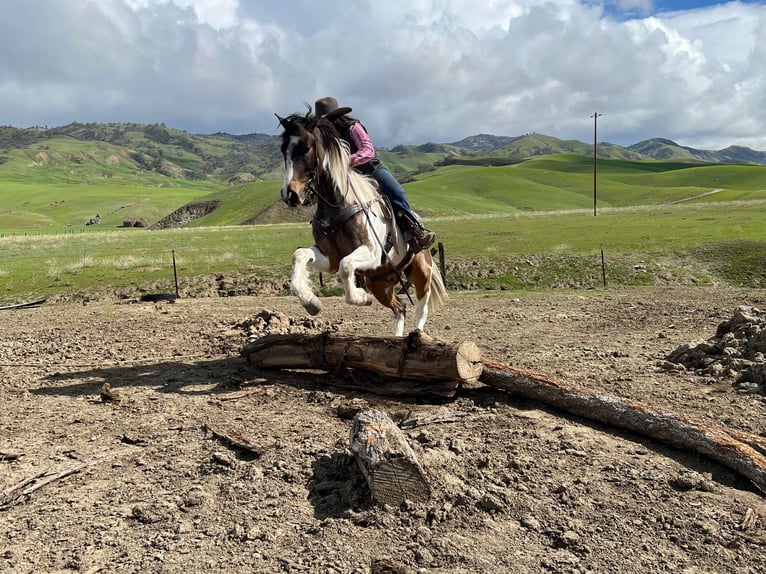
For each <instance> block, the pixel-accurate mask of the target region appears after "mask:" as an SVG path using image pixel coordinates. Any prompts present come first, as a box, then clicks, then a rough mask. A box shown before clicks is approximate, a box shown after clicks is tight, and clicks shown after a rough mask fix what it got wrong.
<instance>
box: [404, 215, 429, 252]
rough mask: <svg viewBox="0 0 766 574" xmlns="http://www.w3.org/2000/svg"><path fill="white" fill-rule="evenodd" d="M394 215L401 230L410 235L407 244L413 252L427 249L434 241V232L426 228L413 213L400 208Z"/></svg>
mask: <svg viewBox="0 0 766 574" xmlns="http://www.w3.org/2000/svg"><path fill="white" fill-rule="evenodd" d="M396 215H397V219H398V220H399V226H400V227H401V228H402V231H403V232H404V233H405V234H409V236H410V239H409V244H410V249H411V250H412V251H413V252H418V251H421V250H422V249H428V248H429V247H431V245H433V243H434V241H436V234H435V233H434V232H433V231H431V230H429V229H426V228H425V227H424V226H423V224H422V223H421V222H420V219H418V217H417V216H416V215H415V214H413V213H410V212H407V211H404V210H403V209H400V210H398V211H397V214H396Z"/></svg>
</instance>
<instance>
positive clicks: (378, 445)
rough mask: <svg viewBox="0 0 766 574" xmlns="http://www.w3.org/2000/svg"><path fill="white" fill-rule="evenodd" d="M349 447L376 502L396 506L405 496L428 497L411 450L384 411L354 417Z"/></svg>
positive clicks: (429, 493) (422, 498)
mask: <svg viewBox="0 0 766 574" xmlns="http://www.w3.org/2000/svg"><path fill="white" fill-rule="evenodd" d="M351 451H352V452H353V453H354V457H355V458H356V462H357V464H358V465H359V468H360V469H361V471H362V474H363V475H364V478H365V479H366V480H367V484H368V485H369V486H370V492H371V493H372V498H373V500H374V501H375V502H377V503H378V504H388V505H390V506H394V507H396V506H399V505H401V504H402V502H404V501H405V500H410V501H412V502H426V501H427V500H428V499H429V498H430V497H431V487H430V486H429V484H428V481H427V480H426V477H425V473H424V472H423V467H422V466H421V464H420V462H419V461H418V459H417V457H416V456H415V451H413V450H412V447H410V445H409V443H408V442H407V437H406V436H405V434H404V433H403V432H402V431H401V430H399V427H397V426H396V425H395V424H394V421H392V420H391V418H390V417H389V416H388V415H387V414H386V413H384V412H382V411H378V410H367V411H362V412H360V413H358V414H357V415H356V417H354V424H353V426H352V428H351Z"/></svg>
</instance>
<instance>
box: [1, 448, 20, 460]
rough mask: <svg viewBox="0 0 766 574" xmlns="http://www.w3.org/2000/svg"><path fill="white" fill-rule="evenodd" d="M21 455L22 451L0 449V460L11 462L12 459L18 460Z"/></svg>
mask: <svg viewBox="0 0 766 574" xmlns="http://www.w3.org/2000/svg"><path fill="white" fill-rule="evenodd" d="M22 456H24V453H23V452H6V451H2V450H0V462H5V461H8V462H12V461H14V460H19V459H20V458H21V457H22Z"/></svg>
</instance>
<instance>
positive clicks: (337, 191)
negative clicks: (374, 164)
mask: <svg viewBox="0 0 766 574" xmlns="http://www.w3.org/2000/svg"><path fill="white" fill-rule="evenodd" d="M275 115H276V116H277V119H278V120H279V123H280V124H281V126H282V128H283V129H284V132H283V134H282V139H281V151H282V156H283V158H284V164H285V177H284V182H283V184H282V189H281V191H280V195H281V199H282V201H283V202H284V203H286V204H287V205H288V206H290V207H295V206H302V205H309V204H310V203H312V201H313V200H314V199H316V203H317V208H316V211H315V213H314V217H313V219H312V221H311V227H312V232H313V237H314V245H313V246H311V247H299V248H298V249H296V250H295V252H294V253H293V259H292V263H293V267H292V274H291V277H290V291H291V292H292V293H293V294H294V295H296V296H297V297H298V299H299V300H300V302H301V304H302V305H303V307H304V309H306V311H308V312H309V313H310V314H311V315H316V314H318V313H319V312H320V311H321V310H322V304H321V302H320V301H319V298H318V297H317V296H316V294H315V293H314V291H313V288H312V285H311V282H310V278H309V271H310V268H313V269H314V270H316V271H318V272H320V273H335V274H337V275H338V276H339V277H340V279H341V281H342V284H343V291H344V297H345V302H346V303H348V304H350V305H359V306H364V305H371V304H372V302H373V299H372V297H371V295H370V294H372V296H374V298H375V299H377V300H378V301H379V302H380V303H381V304H382V305H383V306H385V307H388V308H389V309H391V310H392V311H393V313H394V335H395V336H402V335H403V334H404V324H405V316H406V311H407V307H406V303H405V302H404V301H403V300H402V298H401V297H400V296H399V294H397V292H396V291H397V289H396V287H397V285H398V284H401V285H402V287H403V289H402V291H404V292H407V296H408V297H409V292H408V291H407V287H408V285H409V284H411V285H413V286H414V287H415V295H416V299H417V305H416V316H415V325H416V328H417V329H418V330H420V331H425V324H426V319H427V318H428V313H429V311H431V310H434V309H436V308H437V307H438V306H440V305H442V304H443V303H444V302H445V301H446V300H447V290H446V288H445V285H444V282H443V280H442V276H441V271H440V270H439V268H438V266H437V265H436V263H435V261H434V260H433V257H432V255H431V252H430V251H429V250H427V249H425V250H421V251H417V252H411V251H410V250H409V248H408V245H407V242H406V240H405V238H404V236H403V234H402V232H401V231H400V230H399V228H398V226H397V225H396V223H395V221H394V217H393V211H392V209H391V208H390V205H389V204H388V202H387V200H386V199H385V197H384V196H383V195H382V194H380V193H379V191H378V187H377V183H376V182H375V180H374V179H372V178H370V177H367V176H364V175H362V174H361V173H359V172H358V171H356V170H354V169H352V168H350V167H349V160H348V157H349V147H348V144H347V143H346V142H345V141H343V139H342V138H341V137H340V134H339V133H338V131H337V130H336V128H335V126H334V124H333V122H332V113H330V114H328V115H326V116H322V117H321V118H318V117H316V116H312V115H311V110H310V109H309V111H308V112H307V113H306V114H305V115H301V114H297V113H296V114H291V115H289V116H287V117H281V116H279V115H278V114H275ZM402 272H403V273H404V276H405V277H406V278H407V281H408V284H404V281H403V279H402ZM357 277H359V278H362V279H363V281H364V286H365V287H366V289H365V288H363V287H361V286H358V285H357ZM410 301H411V299H410Z"/></svg>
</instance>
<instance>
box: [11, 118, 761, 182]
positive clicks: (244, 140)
mask: <svg viewBox="0 0 766 574" xmlns="http://www.w3.org/2000/svg"><path fill="white" fill-rule="evenodd" d="M56 138H72V139H73V140H77V141H81V142H89V141H92V142H104V143H106V144H109V145H112V146H115V147H116V148H119V149H116V150H115V154H116V155H119V156H127V157H128V158H129V161H131V162H133V163H134V165H135V167H136V169H138V170H142V171H144V172H156V173H159V174H162V175H168V174H171V176H172V177H175V178H184V179H202V178H220V179H222V180H224V181H228V182H230V183H237V182H246V181H253V180H257V179H278V178H279V177H280V176H281V171H282V157H281V154H280V152H279V137H278V136H273V135H267V134H260V133H251V134H244V135H232V134H228V133H221V132H219V133H214V134H208V135H201V134H189V133H187V132H185V131H181V130H176V129H173V128H169V127H167V126H165V124H162V123H160V124H149V125H146V124H133V123H112V124H100V123H72V124H68V125H66V126H61V127H54V128H47V127H33V128H25V129H21V128H15V127H10V126H0V165H3V164H4V163H7V162H8V161H9V158H10V157H12V155H13V154H12V150H23V149H25V148H30V147H32V146H37V147H39V146H40V145H46V140H53V139H56ZM559 153H572V154H578V155H585V156H592V155H593V145H592V144H590V143H584V142H581V141H578V140H561V139H558V138H556V137H553V136H548V135H545V134H539V133H534V132H533V133H527V134H524V135H521V136H516V137H511V136H496V135H492V134H477V135H474V136H470V137H466V138H463V139H462V140H459V141H456V142H452V143H433V142H429V143H426V144H422V145H419V146H413V145H406V146H405V145H401V146H396V147H395V148H392V149H390V150H388V149H385V148H381V149H380V155H381V157H382V158H383V160H384V161H385V162H386V164H387V165H389V167H390V168H391V169H392V171H394V173H395V174H396V175H397V177H401V178H407V177H411V176H412V175H413V174H415V173H418V172H423V171H427V170H429V169H433V168H434V166H435V165H438V164H443V163H451V162H454V161H457V159H458V158H460V157H467V158H472V161H475V162H479V164H481V158H490V157H493V158H502V159H503V160H504V161H505V160H508V159H509V158H514V159H523V158H529V157H534V156H539V155H548V154H559ZM598 155H599V157H601V158H606V159H623V160H651V159H655V160H668V159H673V160H681V161H699V162H707V163H740V164H752V165H766V152H763V151H755V150H752V149H750V148H746V147H742V146H730V147H727V148H725V149H722V150H718V151H706V150H698V149H694V148H690V147H684V146H681V145H678V144H677V143H675V142H673V141H671V140H669V139H664V138H653V139H648V140H644V141H642V142H639V143H637V144H633V145H631V146H628V147H623V146H619V145H615V144H611V143H608V142H600V143H599V144H598ZM82 161H86V162H87V161H90V160H89V159H88V157H87V154H86V156H83V160H82ZM505 163H507V161H506V162H505Z"/></svg>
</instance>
